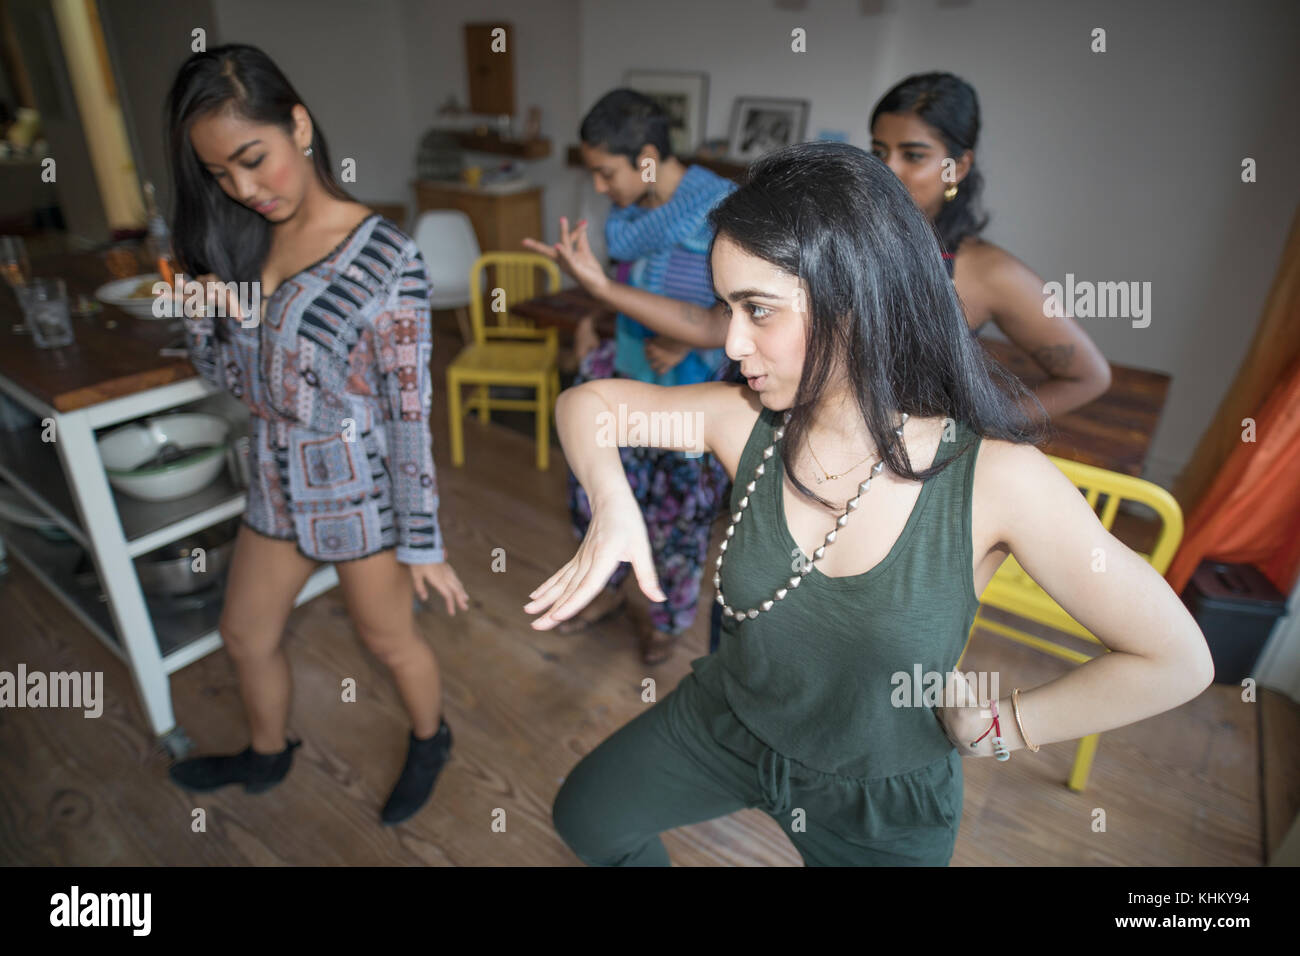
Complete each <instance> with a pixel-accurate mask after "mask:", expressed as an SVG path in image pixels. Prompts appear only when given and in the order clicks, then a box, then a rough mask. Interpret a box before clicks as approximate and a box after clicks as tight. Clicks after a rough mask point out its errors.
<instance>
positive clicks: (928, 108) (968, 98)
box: [871, 73, 989, 253]
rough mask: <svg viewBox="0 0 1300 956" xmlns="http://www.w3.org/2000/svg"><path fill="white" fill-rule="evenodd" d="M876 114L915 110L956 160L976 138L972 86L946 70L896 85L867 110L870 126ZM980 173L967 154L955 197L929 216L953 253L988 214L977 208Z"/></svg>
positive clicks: (977, 112)
mask: <svg viewBox="0 0 1300 956" xmlns="http://www.w3.org/2000/svg"><path fill="white" fill-rule="evenodd" d="M881 113H914V114H916V115H917V116H918V117H920V119H921V120H922V122H924V123H925V124H926V125H928V126H930V127H931V128H933V129H934V131H935V132H936V133H938V134H939V138H940V139H941V140H943V145H944V147H945V148H946V149H947V150H948V155H949V156H951V157H952V158H953V159H960V158H961V154H962V153H964V152H966V150H968V149H969V150H971V151H972V153H973V152H974V150H975V145H976V143H978V142H979V136H980V102H979V98H978V97H977V96H976V95H975V89H974V87H972V86H971V85H970V84H969V83H967V82H966V81H965V80H963V79H960V78H959V77H956V76H953V75H952V74H951V73H917V74H915V75H913V76H909V77H907V79H905V80H903V81H901V82H899V83H897V84H895V85H894V86H893V88H892V89H890V91H889V92H888V93H886V94H885V95H884V96H882V97H881V98H880V102H879V103H877V104H876V108H875V109H873V110H872V111H871V126H873V127H874V126H875V125H876V119H877V117H879V116H880V114H881ZM983 191H984V177H983V175H981V173H980V169H979V164H978V163H977V162H976V161H975V160H974V158H973V157H972V161H971V167H970V170H969V172H967V174H966V178H965V179H963V180H962V181H961V182H960V183H958V184H957V195H956V197H954V198H953V200H952V201H951V202H945V203H944V204H943V208H942V209H941V210H940V211H939V215H938V216H937V217H936V218H935V220H934V231H935V232H936V233H937V234H938V236H939V241H940V242H941V243H942V244H943V247H944V249H945V250H947V251H948V252H953V253H955V252H956V251H957V247H958V246H959V245H961V242H962V240H963V239H965V238H966V237H967V236H978V235H979V234H980V233H981V232H982V231H983V230H984V227H985V226H987V225H988V222H989V217H988V216H987V215H985V214H984V213H983V212H982V211H981V209H980V194H981V193H982V192H983Z"/></svg>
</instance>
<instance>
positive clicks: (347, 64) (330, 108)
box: [210, 0, 419, 202]
mask: <svg viewBox="0 0 1300 956" xmlns="http://www.w3.org/2000/svg"><path fill="white" fill-rule="evenodd" d="M212 9H213V13H214V15H215V17H216V22H217V34H218V42H220V43H251V44H253V45H254V46H258V47H261V48H262V49H263V50H265V51H266V53H267V54H268V55H270V57H271V59H273V60H274V61H275V63H276V65H277V66H278V67H279V68H280V69H281V70H282V71H283V72H284V75H285V76H286V77H288V78H289V82H290V83H292V84H293V87H294V89H296V90H297V91H298V95H299V96H301V97H302V98H303V100H304V102H306V104H307V106H308V107H309V108H310V109H311V111H312V114H313V115H314V116H315V117H316V120H317V121H318V122H319V123H320V126H321V129H322V130H323V131H324V133H325V137H326V141H327V143H328V145H329V150H330V158H331V159H332V160H333V162H334V165H335V167H336V169H337V168H338V166H339V163H340V162H341V160H343V159H344V158H350V159H354V160H356V169H357V181H356V182H355V183H345V184H344V186H345V188H346V189H347V190H348V191H349V192H350V193H352V194H353V195H354V196H356V197H357V198H358V199H361V200H369V201H372V202H381V201H390V200H405V201H407V202H410V201H411V200H410V189H409V183H410V180H411V179H413V178H414V170H415V144H416V142H417V141H418V139H419V133H418V132H417V131H416V130H415V129H413V128H412V126H411V112H410V97H411V91H410V85H409V83H408V80H407V75H406V62H405V55H406V46H405V43H404V42H403V28H402V24H401V20H400V17H399V14H400V6H399V4H398V3H397V2H396V0H379V2H370V3H349V2H343V0H321V2H316V0H274V2H267V0H212ZM210 44H211V41H210Z"/></svg>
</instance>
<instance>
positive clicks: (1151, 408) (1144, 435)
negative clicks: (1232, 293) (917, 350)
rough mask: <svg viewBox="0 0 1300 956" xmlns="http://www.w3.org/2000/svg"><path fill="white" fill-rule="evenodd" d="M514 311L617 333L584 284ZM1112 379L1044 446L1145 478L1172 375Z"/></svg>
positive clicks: (1004, 354) (1024, 361) (1012, 365)
mask: <svg viewBox="0 0 1300 956" xmlns="http://www.w3.org/2000/svg"><path fill="white" fill-rule="evenodd" d="M510 312H511V314H512V315H515V316H519V317H521V318H525V319H528V320H530V321H532V322H533V323H535V324H536V325H537V326H538V327H539V328H547V327H555V328H557V329H559V330H560V331H561V334H566V333H567V334H572V331H573V329H574V328H575V327H576V326H577V323H578V322H579V320H581V319H582V318H583V317H584V316H590V317H591V318H592V319H593V320H594V321H595V328H596V332H597V334H599V335H600V337H601V338H612V337H613V335H614V313H613V312H612V311H610V310H609V309H607V308H606V307H605V306H604V305H602V304H601V303H600V302H599V301H597V300H596V299H595V298H593V297H592V296H590V295H588V294H587V293H586V292H585V291H583V290H582V289H581V288H573V289H564V290H562V291H560V292H556V293H553V294H550V295H543V296H537V297H535V298H532V299H528V300H527V301H525V302H520V303H518V304H516V305H513V306H511V308H510ZM978 341H979V343H980V345H981V346H982V347H983V348H984V350H985V351H986V352H987V353H988V354H989V355H990V356H992V357H993V358H994V359H995V360H996V361H997V362H999V363H1000V364H1001V365H1002V366H1003V367H1004V368H1006V369H1007V370H1008V371H1010V372H1012V373H1013V374H1015V375H1016V376H1017V377H1018V378H1020V379H1021V380H1022V381H1023V382H1024V383H1025V384H1026V385H1028V386H1029V387H1030V388H1034V387H1036V386H1037V385H1039V384H1040V383H1041V382H1043V381H1045V380H1046V378H1047V375H1046V373H1044V372H1043V370H1042V369H1041V368H1040V367H1039V366H1038V364H1037V363H1036V362H1034V360H1033V359H1031V358H1030V357H1029V356H1028V355H1026V354H1025V353H1024V352H1023V351H1021V350H1020V349H1019V348H1017V347H1016V346H1015V345H1013V344H1011V343H1010V342H1006V341H1001V340H997V339H994V338H992V337H991V336H988V335H981V336H980V337H979V340H978ZM1110 369H1111V384H1110V388H1109V389H1107V391H1106V392H1105V394H1103V395H1101V396H1100V397H1099V398H1096V399H1093V400H1092V401H1091V402H1089V403H1088V404H1087V405H1084V406H1082V407H1080V408H1076V409H1075V410H1074V411H1071V412H1067V413H1065V414H1063V415H1058V416H1056V418H1055V419H1053V420H1052V422H1051V431H1050V433H1049V437H1048V440H1047V442H1046V443H1045V444H1044V445H1043V446H1042V448H1043V451H1044V452H1046V453H1047V454H1049V455H1056V456H1057V457H1059V458H1068V459H1070V460H1071V461H1078V462H1083V463H1084V464H1087V465H1095V466H1097V467H1098V468H1106V469H1108V470H1110V471H1116V472H1120V473H1121V474H1125V475H1133V476H1135V477H1140V476H1141V474H1142V470H1143V468H1144V467H1145V465H1146V458H1147V453H1148V452H1149V451H1150V448H1151V439H1152V437H1153V436H1154V435H1155V431H1156V426H1157V425H1158V424H1159V422H1160V413H1161V412H1162V411H1163V410H1164V407H1165V399H1166V398H1167V397H1168V394H1169V383H1170V377H1169V376H1168V375H1166V374H1165V373H1163V372H1155V371H1151V370H1150V369H1143V368H1135V367H1132V366H1128V365H1121V364H1119V363H1117V362H1111V363H1110Z"/></svg>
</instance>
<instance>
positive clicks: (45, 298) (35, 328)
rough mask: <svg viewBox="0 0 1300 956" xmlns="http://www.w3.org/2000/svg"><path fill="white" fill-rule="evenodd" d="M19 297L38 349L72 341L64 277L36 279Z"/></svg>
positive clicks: (52, 347)
mask: <svg viewBox="0 0 1300 956" xmlns="http://www.w3.org/2000/svg"><path fill="white" fill-rule="evenodd" d="M18 298H19V301H20V302H22V306H23V312H24V313H25V314H26V316H27V324H28V326H29V327H30V328H31V331H32V339H33V340H34V341H35V342H36V347H37V348H40V349H57V348H62V347H63V346H65V345H71V344H72V318H71V316H69V315H68V289H67V286H66V285H64V282H63V280H62V279H32V280H31V281H30V282H28V283H27V285H26V287H24V288H23V289H21V290H20V291H19V295H18Z"/></svg>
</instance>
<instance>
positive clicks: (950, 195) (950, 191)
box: [943, 183, 957, 202]
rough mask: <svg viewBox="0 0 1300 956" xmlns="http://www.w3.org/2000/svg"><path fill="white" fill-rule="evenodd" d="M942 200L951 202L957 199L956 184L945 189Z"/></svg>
mask: <svg viewBox="0 0 1300 956" xmlns="http://www.w3.org/2000/svg"><path fill="white" fill-rule="evenodd" d="M943 198H944V201H945V202H952V201H953V200H954V199H956V198H957V184H956V183H953V184H952V185H951V186H949V187H948V188H947V189H945V190H944V191H943Z"/></svg>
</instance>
